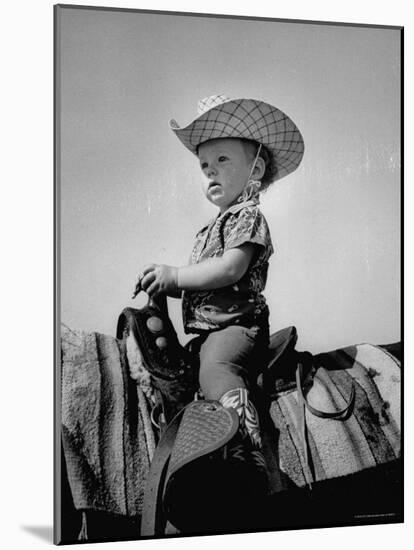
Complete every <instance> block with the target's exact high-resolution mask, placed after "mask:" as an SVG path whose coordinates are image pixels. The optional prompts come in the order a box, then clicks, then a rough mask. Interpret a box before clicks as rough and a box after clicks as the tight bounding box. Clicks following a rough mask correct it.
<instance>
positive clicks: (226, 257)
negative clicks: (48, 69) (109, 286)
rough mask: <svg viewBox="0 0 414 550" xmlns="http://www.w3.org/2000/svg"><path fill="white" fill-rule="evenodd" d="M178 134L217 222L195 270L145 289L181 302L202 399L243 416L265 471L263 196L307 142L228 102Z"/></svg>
mask: <svg viewBox="0 0 414 550" xmlns="http://www.w3.org/2000/svg"><path fill="white" fill-rule="evenodd" d="M170 126H171V129H172V130H173V131H174V133H175V134H176V135H177V137H178V138H179V139H180V140H181V142H182V143H183V144H184V145H185V147H187V148H188V149H189V150H190V151H191V152H192V153H194V154H195V155H196V156H197V157H198V160H199V163H200V167H201V170H202V172H203V175H204V178H203V181H202V190H203V193H204V194H205V196H206V198H207V199H208V200H209V201H210V202H211V203H212V204H214V205H215V206H216V207H217V208H218V213H217V216H215V217H214V219H212V220H211V221H210V222H209V223H208V224H207V225H206V226H204V227H203V228H202V229H201V230H200V231H199V232H198V233H197V235H196V238H195V243H194V247H193V250H192V254H191V260H190V264H189V265H187V266H183V267H175V266H167V265H158V264H151V265H148V266H146V267H145V268H144V269H143V271H142V273H141V275H140V278H141V286H142V288H143V289H144V290H145V291H146V292H147V293H148V295H149V296H150V297H155V296H157V295H159V294H166V295H169V296H177V295H179V296H181V295H182V304H183V321H184V330H185V332H186V333H193V334H198V335H199V338H198V339H197V343H198V349H199V356H200V373H199V383H200V388H201V391H202V393H203V395H204V397H205V398H206V399H214V400H218V401H220V402H221V403H222V405H223V406H224V407H234V408H235V409H236V411H237V412H238V414H239V417H240V426H241V431H240V444H241V446H242V447H243V449H244V452H245V453H248V454H249V460H253V462H255V465H256V467H257V468H258V469H260V468H262V469H264V468H265V467H264V461H263V455H262V454H261V437H260V431H259V423H258V416H257V412H256V409H255V407H254V405H253V403H252V402H251V400H250V398H249V390H250V389H251V388H252V387H253V386H254V384H255V381H256V379H257V376H258V374H259V372H260V370H261V368H262V367H263V358H264V356H265V354H264V351H265V350H267V348H268V342H269V310H268V307H267V304H266V301H265V298H264V296H263V294H262V292H263V290H264V288H265V285H266V278H267V271H268V265H269V263H268V262H269V258H270V256H271V255H272V253H273V246H272V240H271V236H270V232H269V228H268V224H267V222H266V219H265V218H264V216H263V214H262V213H261V211H260V208H259V196H260V193H261V192H262V191H264V190H265V189H266V188H267V187H268V186H269V185H270V184H271V183H272V182H274V181H276V180H278V179H280V178H282V177H283V176H285V175H287V174H289V173H290V172H292V171H293V170H295V169H296V168H297V167H298V165H299V163H300V161H301V159H302V156H303V151H304V144H303V138H302V136H301V134H300V132H299V130H298V128H297V127H296V125H295V124H294V123H293V122H292V120H291V119H290V118H289V117H288V116H287V115H285V114H284V113H283V112H281V111H280V110H279V109H277V108H276V107H273V106H272V105H269V104H267V103H264V102H262V101H258V100H253V99H234V100H230V99H228V98H227V97H226V96H224V95H216V96H211V97H208V98H206V99H204V100H202V101H200V102H199V116H198V117H197V118H196V119H195V120H194V121H193V122H191V123H190V124H189V125H188V126H186V127H184V128H180V127H179V126H178V124H177V123H176V122H175V121H174V120H172V121H171V122H170ZM238 453H239V451H237V450H236V451H235V453H234V455H237V454H238ZM239 454H240V453H239Z"/></svg>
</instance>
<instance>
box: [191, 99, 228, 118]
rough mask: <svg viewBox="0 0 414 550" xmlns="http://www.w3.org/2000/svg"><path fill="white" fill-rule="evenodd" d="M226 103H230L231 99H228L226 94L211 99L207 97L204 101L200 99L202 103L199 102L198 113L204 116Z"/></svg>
mask: <svg viewBox="0 0 414 550" xmlns="http://www.w3.org/2000/svg"><path fill="white" fill-rule="evenodd" d="M226 101H230V98H229V97H227V96H226V95H225V94H215V95H211V96H209V97H205V98H204V99H200V101H199V102H198V105H197V112H198V114H199V115H203V114H204V113H206V112H207V111H209V110H210V109H213V107H217V105H221V104H222V103H226Z"/></svg>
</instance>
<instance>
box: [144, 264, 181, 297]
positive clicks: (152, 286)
mask: <svg viewBox="0 0 414 550" xmlns="http://www.w3.org/2000/svg"><path fill="white" fill-rule="evenodd" d="M142 275H143V277H142V279H141V287H142V289H143V290H145V292H146V293H147V294H148V296H149V297H150V298H153V297H154V296H158V294H168V293H170V292H174V291H175V290H177V288H178V287H177V268H176V267H174V266H172V265H162V264H150V265H147V266H145V267H144V269H143V270H142Z"/></svg>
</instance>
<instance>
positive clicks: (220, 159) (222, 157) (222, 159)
mask: <svg viewBox="0 0 414 550" xmlns="http://www.w3.org/2000/svg"><path fill="white" fill-rule="evenodd" d="M226 160H228V157H225V156H224V155H220V156H219V162H224V161H226Z"/></svg>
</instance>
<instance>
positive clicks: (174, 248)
mask: <svg viewBox="0 0 414 550" xmlns="http://www.w3.org/2000/svg"><path fill="white" fill-rule="evenodd" d="M60 29H61V32H60V67H61V71H60V83H61V86H60V89H61V147H60V154H61V164H60V181H61V300H62V302H61V318H62V321H63V322H64V323H66V324H67V325H69V326H70V327H72V328H79V329H85V330H89V331H92V330H94V331H98V332H103V333H108V334H114V332H115V327H116V321H117V317H118V315H119V313H120V312H121V310H122V309H123V308H124V307H125V306H136V305H141V303H142V302H143V300H142V299H141V300H140V301H138V302H137V301H132V300H131V299H130V296H131V292H132V290H133V288H134V283H135V277H136V274H137V273H138V271H139V268H140V267H142V266H143V265H145V264H147V263H149V262H157V263H167V264H173V265H182V264H185V263H186V261H187V258H188V255H189V252H190V250H191V246H192V242H193V238H194V235H195V233H196V231H197V230H198V229H199V228H200V227H201V225H202V224H204V223H205V222H206V221H208V219H209V218H210V217H211V216H212V215H214V214H215V208H214V207H213V206H212V205H211V204H209V203H208V202H207V201H206V199H205V198H204V196H203V195H202V192H201V189H200V181H201V173H200V170H199V167H198V162H197V160H196V158H195V157H194V156H193V155H192V154H191V153H189V152H188V151H187V150H186V149H185V148H184V147H183V146H182V145H181V143H180V142H179V141H178V139H177V138H176V137H175V136H174V134H173V133H172V132H171V130H170V129H169V127H168V121H169V119H170V118H176V119H177V121H178V122H179V124H180V125H185V124H187V123H188V122H190V121H191V120H192V119H193V118H194V116H195V115H196V104H197V101H198V100H199V99H200V98H203V97H205V96H208V95H211V94H213V93H226V94H227V95H229V96H230V97H253V98H258V99H263V100H265V101H268V102H269V103H271V104H273V105H276V106H277V107H279V108H281V109H282V110H284V111H285V112H286V113H287V114H289V115H290V116H291V117H292V118H293V120H294V121H295V122H296V123H297V125H298V126H299V128H300V130H301V131H302V133H303V136H304V138H305V156H304V159H303V161H302V164H301V166H300V167H299V169H298V170H297V171H296V172H294V173H293V174H292V175H290V176H288V177H286V178H284V179H282V180H281V181H280V182H277V183H276V184H275V185H273V186H272V187H271V188H270V189H269V191H268V192H267V193H266V194H265V195H263V198H262V209H263V212H264V213H265V215H266V217H267V220H268V222H269V225H270V229H271V233H272V237H273V241H274V244H275V248H276V254H275V255H274V256H273V258H272V260H271V267H270V271H269V279H268V284H267V288H266V292H265V295H266V298H267V300H268V303H269V307H270V311H271V318H270V320H271V330H272V331H276V330H278V329H279V328H282V327H284V326H287V325H291V324H294V325H296V326H297V328H298V331H299V343H298V346H299V347H300V348H303V349H305V348H306V349H309V350H310V351H323V350H327V349H331V348H335V347H339V346H343V345H347V344H353V343H358V342H362V341H369V342H373V343H386V342H392V341H397V340H399V339H400V324H399V323H400V315H401V313H400V211H399V206H400V92H401V90H400V33H399V31H398V30H396V29H379V28H369V27H350V26H336V25H321V24H305V23H292V22H275V21H258V20H241V19H228V18H212V17H202V16H196V17H193V16H192V17H189V16H184V15H168V14H165V15H162V14H161V15H160V14H146V13H131V12H114V11H97V10H82V9H76V8H74V9H68V8H65V9H62V10H61V11H60ZM170 304H171V313H172V316H173V320H174V322H175V326H176V327H177V329H178V332H179V335H180V336H181V337H183V333H182V329H181V315H180V304H179V302H177V301H176V300H171V301H170ZM183 340H184V339H183Z"/></svg>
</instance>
